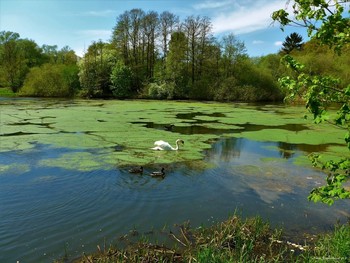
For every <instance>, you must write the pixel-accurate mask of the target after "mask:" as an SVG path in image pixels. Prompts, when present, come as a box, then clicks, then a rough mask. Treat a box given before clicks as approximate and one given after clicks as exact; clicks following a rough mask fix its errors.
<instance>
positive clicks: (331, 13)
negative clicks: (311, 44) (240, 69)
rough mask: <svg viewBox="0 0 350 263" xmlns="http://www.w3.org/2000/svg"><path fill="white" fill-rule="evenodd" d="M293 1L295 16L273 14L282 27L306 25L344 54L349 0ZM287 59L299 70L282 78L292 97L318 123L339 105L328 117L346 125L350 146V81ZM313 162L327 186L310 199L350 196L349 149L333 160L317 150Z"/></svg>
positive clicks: (327, 200) (311, 33)
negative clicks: (348, 187)
mask: <svg viewBox="0 0 350 263" xmlns="http://www.w3.org/2000/svg"><path fill="white" fill-rule="evenodd" d="M293 2H294V4H293V5H292V9H293V14H294V18H291V17H290V16H289V13H288V12H287V11H286V10H284V9H281V10H277V11H275V12H274V13H273V14H272V18H273V19H274V20H275V21H278V22H280V24H281V27H282V29H283V27H284V26H286V25H290V24H294V25H299V26H304V27H305V28H306V30H307V32H308V35H309V37H311V38H312V39H316V40H318V41H319V42H320V43H321V44H323V45H326V46H328V47H329V48H332V49H333V50H334V51H335V52H336V53H337V54H338V55H341V54H342V51H343V49H344V48H346V47H347V46H348V45H349V43H350V20H349V18H348V17H345V16H344V15H345V14H346V12H345V7H347V8H348V13H350V8H349V3H348V2H349V1H337V0H334V1H326V0H317V1H309V0H295V1H293ZM288 3H289V1H288ZM315 21H316V23H315ZM284 61H285V63H286V65H287V66H288V67H290V68H291V69H293V70H294V71H295V72H296V77H290V76H287V77H284V78H281V80H280V83H281V85H282V87H284V88H286V89H288V91H289V98H290V99H293V98H295V97H296V96H298V95H299V96H301V97H302V98H303V99H304V100H305V102H306V107H307V108H308V109H309V111H310V112H311V113H312V114H313V117H314V121H315V122H316V123H319V122H322V121H325V120H326V119H328V118H330V117H329V116H327V109H328V106H329V104H331V103H336V105H339V107H338V111H337V116H336V117H335V118H334V119H332V120H328V121H332V123H333V124H335V125H338V126H339V127H341V128H343V129H344V131H345V143H346V145H347V147H348V149H349V150H350V84H349V83H342V82H341V80H340V79H339V78H335V77H333V76H327V75H312V74H310V72H308V71H307V70H305V69H306V68H305V66H304V65H303V64H301V63H299V62H298V61H296V60H295V59H294V58H293V57H292V56H290V55H286V56H285V57H284ZM312 162H313V164H314V165H315V166H319V167H321V168H322V169H325V170H327V171H328V176H327V178H326V184H325V185H324V186H321V187H318V188H314V189H313V190H312V191H311V193H310V195H309V197H308V199H309V200H312V201H315V202H319V201H321V202H324V203H327V204H329V205H331V204H333V203H334V201H335V200H338V199H345V198H350V191H348V190H346V189H345V188H344V183H345V182H348V181H349V178H350V172H349V171H350V157H349V152H348V154H347V156H345V157H344V158H341V159H340V160H330V161H323V160H322V159H321V158H320V156H319V155H316V154H315V155H313V157H312Z"/></svg>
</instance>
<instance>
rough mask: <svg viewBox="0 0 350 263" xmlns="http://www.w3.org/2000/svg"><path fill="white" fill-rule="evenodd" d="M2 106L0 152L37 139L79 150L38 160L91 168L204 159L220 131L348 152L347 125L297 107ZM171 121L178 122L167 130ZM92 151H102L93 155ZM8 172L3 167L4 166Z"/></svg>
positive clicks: (27, 147) (67, 103) (14, 103)
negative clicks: (161, 146)
mask: <svg viewBox="0 0 350 263" xmlns="http://www.w3.org/2000/svg"><path fill="white" fill-rule="evenodd" d="M1 104H2V105H1V112H0V117H1V129H0V152H2V153H6V152H9V151H13V150H17V151H28V150H30V149H33V147H34V145H35V143H38V142H40V143H42V144H45V145H47V146H49V147H50V148H53V149H54V148H67V149H72V150H74V151H73V152H72V153H70V154H67V153H66V154H64V155H61V156H56V157H54V158H45V157H44V158H43V159H42V160H41V162H40V165H41V166H48V167H52V166H58V167H62V168H63V167H64V168H67V169H78V170H91V169H101V168H102V169H104V168H105V167H111V166H113V165H114V166H118V165H140V164H142V165H147V164H157V163H158V164H162V163H165V164H166V163H172V162H191V161H196V162H198V161H199V162H201V161H203V159H204V154H205V153H204V150H205V149H208V148H210V147H211V144H210V142H211V141H213V140H214V139H217V138H219V137H220V136H229V137H237V138H239V137H243V138H248V139H251V140H257V141H268V142H278V143H281V142H282V143H288V144H297V145H299V144H307V145H315V146H318V145H325V146H326V147H325V149H324V150H325V152H324V154H326V155H329V156H334V155H335V156H340V155H343V154H348V153H347V152H346V147H342V144H343V143H344V137H343V136H344V135H343V132H342V130H339V129H337V128H333V127H331V126H326V125H318V126H316V125H313V124H312V123H310V120H305V119H304V118H303V115H304V108H299V107H284V106H273V105H267V106H260V107H256V106H250V105H248V104H225V103H201V102H176V101H147V100H144V101H85V100H76V101H60V100H31V99H29V100H25V99H20V100H6V101H2V102H1ZM169 124H173V125H174V126H173V127H172V128H171V129H166V128H165V126H167V125H169ZM325 134H327V135H326V136H325ZM179 138H181V139H183V140H184V141H185V145H184V147H182V148H181V149H180V151H178V152H166V153H163V152H162V153H160V152H155V151H152V150H151V148H152V147H153V142H154V141H156V140H160V139H161V140H165V141H168V142H169V143H170V144H172V145H174V146H175V140H176V139H179ZM329 145H332V147H328V146H329ZM116 146H117V147H118V149H119V150H115V147H116ZM90 149H94V150H97V152H96V153H95V154H89V153H88V152H89V150H90ZM75 150H78V151H75ZM297 160H298V159H297ZM265 161H266V160H265ZM295 163H297V164H298V163H299V161H296V162H295ZM208 165H209V164H208ZM200 166H201V167H202V166H205V165H200ZM5 170H7V168H4V167H2V168H1V170H0V172H1V171H5ZM255 172H256V171H255Z"/></svg>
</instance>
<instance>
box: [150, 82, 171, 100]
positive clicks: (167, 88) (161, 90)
mask: <svg viewBox="0 0 350 263" xmlns="http://www.w3.org/2000/svg"><path fill="white" fill-rule="evenodd" d="M147 89H148V96H149V97H150V98H152V99H172V98H173V95H174V83H172V82H170V83H167V82H163V83H161V84H158V83H150V84H148V85H147Z"/></svg>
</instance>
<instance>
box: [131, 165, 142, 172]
mask: <svg viewBox="0 0 350 263" xmlns="http://www.w3.org/2000/svg"><path fill="white" fill-rule="evenodd" d="M129 173H132V174H142V173H143V167H142V166H140V167H137V168H136V167H135V168H132V169H130V170H129Z"/></svg>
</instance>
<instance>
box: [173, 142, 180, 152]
mask: <svg viewBox="0 0 350 263" xmlns="http://www.w3.org/2000/svg"><path fill="white" fill-rule="evenodd" d="M178 149H179V141H176V148H175V149H174V151H177V150H178Z"/></svg>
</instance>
